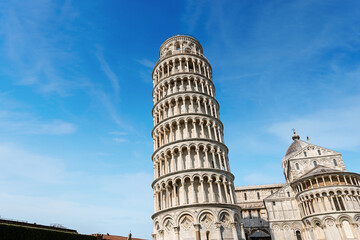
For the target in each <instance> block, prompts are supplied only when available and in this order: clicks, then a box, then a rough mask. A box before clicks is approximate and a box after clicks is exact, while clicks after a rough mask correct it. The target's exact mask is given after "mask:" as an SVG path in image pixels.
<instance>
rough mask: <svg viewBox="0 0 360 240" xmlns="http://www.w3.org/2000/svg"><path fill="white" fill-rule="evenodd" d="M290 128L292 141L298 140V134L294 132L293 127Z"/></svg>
mask: <svg viewBox="0 0 360 240" xmlns="http://www.w3.org/2000/svg"><path fill="white" fill-rule="evenodd" d="M292 130H293V135H292V139H293V140H294V141H295V140H299V139H300V136H299V135H297V134H296V132H295V128H293V129H292Z"/></svg>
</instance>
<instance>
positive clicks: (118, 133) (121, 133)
mask: <svg viewBox="0 0 360 240" xmlns="http://www.w3.org/2000/svg"><path fill="white" fill-rule="evenodd" d="M109 134H111V135H119V136H125V135H128V133H127V132H119V131H113V132H109Z"/></svg>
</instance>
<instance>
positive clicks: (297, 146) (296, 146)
mask: <svg viewBox="0 0 360 240" xmlns="http://www.w3.org/2000/svg"><path fill="white" fill-rule="evenodd" d="M292 139H293V140H294V142H292V143H291V144H290V146H289V147H288V149H287V150H286V153H285V159H287V158H289V157H290V156H291V155H292V154H293V153H295V152H297V151H300V150H301V149H303V148H304V147H306V146H307V145H308V143H307V142H304V141H302V140H300V136H299V135H297V134H296V132H295V131H294V134H293V136H292Z"/></svg>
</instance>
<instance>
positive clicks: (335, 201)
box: [333, 197, 340, 211]
mask: <svg viewBox="0 0 360 240" xmlns="http://www.w3.org/2000/svg"><path fill="white" fill-rule="evenodd" d="M333 201H334V205H335V209H336V211H340V207H339V203H338V200H337V198H336V197H333Z"/></svg>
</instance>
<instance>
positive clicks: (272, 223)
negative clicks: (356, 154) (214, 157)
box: [236, 131, 360, 240]
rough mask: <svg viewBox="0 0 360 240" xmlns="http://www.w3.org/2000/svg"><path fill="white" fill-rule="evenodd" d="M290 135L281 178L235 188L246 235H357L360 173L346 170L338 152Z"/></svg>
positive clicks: (294, 239)
mask: <svg viewBox="0 0 360 240" xmlns="http://www.w3.org/2000/svg"><path fill="white" fill-rule="evenodd" d="M292 139H293V142H292V143H291V145H290V146H289V148H288V149H287V151H286V153H285V157H284V158H283V159H282V166H283V170H284V175H285V180H286V183H284V184H273V185H260V186H253V187H237V188H236V195H237V199H238V204H239V205H240V206H241V207H242V214H241V221H242V222H244V224H245V239H269V240H270V239H274V240H348V239H360V175H359V174H357V173H352V172H347V171H346V168H345V164H344V162H343V159H342V157H341V154H340V153H338V152H336V151H333V150H330V149H327V148H324V147H320V146H317V145H314V144H311V143H310V141H309V140H308V141H302V140H300V136H299V135H297V134H296V133H295V131H294V134H293V136H292ZM245 198H247V199H245Z"/></svg>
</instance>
